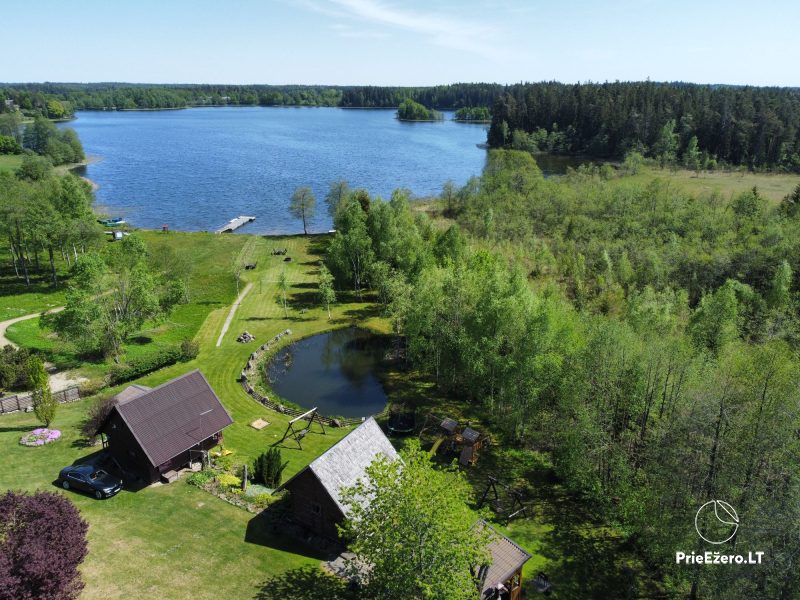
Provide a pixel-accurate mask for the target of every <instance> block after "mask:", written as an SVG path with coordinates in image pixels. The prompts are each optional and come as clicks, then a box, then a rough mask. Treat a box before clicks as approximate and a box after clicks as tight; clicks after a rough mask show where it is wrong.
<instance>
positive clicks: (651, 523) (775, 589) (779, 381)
mask: <svg viewBox="0 0 800 600" xmlns="http://www.w3.org/2000/svg"><path fill="white" fill-rule="evenodd" d="M793 196H798V197H800V190H797V191H796V192H795V194H792V195H791V196H790V197H789V198H787V199H786V200H785V201H784V202H783V203H781V204H780V205H778V206H771V205H769V204H768V203H766V202H765V201H764V199H763V198H761V196H760V195H759V193H758V190H751V191H750V192H746V193H743V194H740V195H739V196H737V197H734V198H733V199H732V200H730V201H726V200H723V199H722V198H721V197H718V196H714V195H711V196H709V197H703V198H692V197H690V196H686V195H684V194H683V193H680V192H676V191H675V190H674V189H672V188H670V186H669V184H668V183H665V182H659V181H656V182H651V183H643V184H636V185H632V184H628V183H626V184H625V185H620V182H616V181H606V180H605V179H603V178H602V177H601V176H600V175H599V174H597V173H593V172H591V171H588V172H587V171H584V172H576V173H573V174H572V175H571V176H569V177H567V178H565V179H563V180H560V181H553V180H546V179H544V177H543V176H542V175H541V172H540V171H539V169H538V167H537V166H536V164H535V161H534V160H533V158H532V157H531V155H530V154H529V153H525V152H517V151H505V150H504V151H492V152H491V154H490V158H489V161H488V164H487V167H486V169H485V172H484V174H483V175H482V176H481V177H480V178H476V179H474V180H472V181H470V182H469V183H468V184H467V185H466V186H464V187H463V188H461V189H458V188H456V187H455V186H453V185H447V186H445V189H444V190H443V192H442V195H441V201H442V207H443V209H444V210H445V211H446V213H447V214H448V215H449V216H450V217H451V218H452V219H454V220H455V221H456V223H453V224H451V225H450V226H449V227H448V228H447V229H444V230H442V229H441V228H438V227H433V226H432V224H431V222H430V220H429V219H428V218H427V217H426V216H425V215H423V214H421V213H419V212H416V211H412V210H411V209H410V207H409V204H408V197H409V196H408V193H407V192H404V191H402V190H398V191H396V192H395V193H394V194H393V195H392V198H391V199H390V200H389V201H388V202H386V201H383V200H381V199H378V198H371V197H369V195H368V194H366V193H365V192H363V191H357V190H356V191H352V190H349V189H348V188H347V187H346V185H344V184H342V183H339V184H337V185H334V186H332V187H331V191H330V193H329V195H328V198H327V201H328V205H329V207H330V210H331V212H332V214H333V215H334V222H335V225H336V233H335V235H334V238H333V240H332V242H331V244H330V247H329V250H328V255H327V257H326V263H327V265H328V267H329V268H330V271H331V272H332V273H333V275H334V276H335V277H336V281H337V285H338V286H340V289H350V290H354V291H355V292H356V293H364V290H365V289H366V288H370V289H372V290H374V293H375V294H376V295H377V298H378V300H379V302H380V304H381V305H382V307H383V309H384V310H385V312H386V314H387V315H388V316H389V318H390V319H391V321H392V324H393V327H394V329H395V331H396V332H398V333H399V334H401V335H402V336H403V338H404V339H405V343H406V348H407V359H408V360H409V361H410V362H411V363H412V364H413V365H414V366H415V367H416V368H418V369H419V370H421V371H422V372H425V373H428V374H429V375H430V376H431V377H432V378H433V379H434V380H435V381H436V383H437V385H438V386H439V388H440V389H441V390H442V391H443V392H445V393H449V394H452V395H454V396H455V397H458V398H460V399H462V400H464V401H467V402H470V403H474V404H476V405H478V406H480V407H482V408H483V409H484V411H485V413H486V414H489V415H492V416H491V419H492V421H493V427H494V428H495V430H496V431H499V432H502V433H503V435H504V438H505V439H506V440H507V442H508V443H515V444H516V445H517V446H519V447H520V448H523V449H527V450H529V451H538V452H547V453H549V455H550V456H551V457H552V460H553V464H554V465H555V470H556V473H557V475H558V476H559V478H560V479H561V480H562V481H563V482H564V483H565V484H566V485H567V486H568V487H569V488H570V489H572V490H573V491H575V492H576V493H579V494H581V495H582V497H584V498H585V499H586V504H587V507H588V508H589V509H590V510H593V511H594V512H595V513H596V514H597V515H598V518H599V519H602V520H604V521H606V522H610V523H612V524H614V525H615V526H616V527H617V528H618V529H619V530H620V531H621V532H623V535H625V536H626V537H627V538H628V539H629V540H630V542H631V543H632V544H634V545H635V546H636V548H637V549H638V551H639V552H640V553H641V554H642V556H643V557H644V558H645V560H646V561H647V563H648V564H652V565H657V567H656V568H657V569H658V570H659V571H660V572H661V573H662V575H663V579H664V583H665V586H666V587H667V589H668V590H669V591H670V592H671V593H675V594H681V595H689V596H691V597H699V596H700V595H702V596H705V597H715V598H737V597H763V598H791V597H794V596H796V595H797V593H798V592H799V591H800V577H798V573H800V569H798V568H797V567H798V560H800V558H799V557H800V543H799V542H798V540H800V536H799V535H798V534H799V533H800V530H798V522H800V521H798V517H800V513H799V512H798V506H800V463H798V461H797V457H798V452H800V438H798V435H797V431H798V430H800V375H799V373H800V369H798V366H800V363H799V362H798V354H797V352H798V347H799V346H798V342H799V341H800V338H799V337H798V333H800V328H798V325H799V322H798V319H797V313H798V296H797V291H798V287H797V282H796V279H795V277H794V273H796V272H797V267H798V265H797V262H796V261H797V259H796V257H797V256H798V253H797V247H796V244H797V241H796V240H797V239H800V238H798V236H797V227H798V226H799V225H800V221H798V213H797V211H796V210H794V208H793V207H794V206H795V204H796V202H795V201H796V198H795V199H794V200H793V199H792V197H793ZM717 498H724V499H726V500H727V501H729V502H730V503H732V504H733V505H734V506H735V507H736V510H737V511H738V512H739V517H740V520H741V523H742V524H743V525H742V526H741V527H740V529H739V531H738V533H737V534H736V536H735V537H734V538H733V539H732V540H731V541H730V542H728V543H727V545H725V546H723V547H722V550H723V551H725V552H738V553H745V554H746V553H747V552H748V551H765V552H766V553H767V554H768V555H769V557H770V558H769V560H768V561H765V562H764V563H763V564H761V565H752V566H750V567H748V569H747V570H744V569H730V568H727V569H726V568H724V566H722V567H715V566H709V567H708V568H703V569H693V570H692V569H686V568H682V567H680V566H676V565H675V560H674V556H675V554H674V553H675V551H676V550H681V549H686V550H687V551H688V552H691V551H702V550H705V549H707V548H705V547H702V546H700V545H699V542H700V540H699V538H698V537H697V535H696V533H695V531H694V527H693V519H694V515H695V513H696V511H697V509H698V508H699V507H700V506H701V505H702V504H703V503H704V502H706V501H708V500H710V499H717ZM744 524H746V526H745V525H744ZM713 549H714V550H719V549H720V548H717V547H714V548H713Z"/></svg>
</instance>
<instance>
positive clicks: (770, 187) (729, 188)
mask: <svg viewBox="0 0 800 600" xmlns="http://www.w3.org/2000/svg"><path fill="white" fill-rule="evenodd" d="M657 177H658V178H662V179H667V180H669V181H672V182H674V183H675V184H676V185H677V186H679V187H681V188H682V189H685V190H686V191H688V192H690V193H692V194H694V195H697V196H707V195H709V194H711V193H712V192H715V191H716V192H719V193H721V194H722V195H723V197H724V198H730V197H731V196H732V195H735V194H738V193H740V192H746V191H748V190H750V189H752V188H753V186H756V187H757V188H758V189H759V191H760V192H761V193H762V194H763V195H764V196H766V197H767V198H769V199H770V200H772V201H773V202H779V201H780V200H781V199H782V198H783V197H784V196H786V195H787V194H789V193H790V192H791V191H792V190H794V188H795V187H796V186H797V185H798V184H800V175H792V174H786V173H751V172H747V171H745V172H724V171H714V172H705V173H701V174H700V175H699V176H698V175H695V173H694V171H687V170H686V169H678V170H676V171H672V170H670V169H663V170H662V169H658V168H655V167H643V168H642V170H641V171H640V172H639V173H638V174H637V175H635V176H633V177H626V178H624V180H630V181H639V182H647V181H650V180H652V179H654V178H657Z"/></svg>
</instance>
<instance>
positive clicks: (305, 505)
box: [286, 469, 344, 539]
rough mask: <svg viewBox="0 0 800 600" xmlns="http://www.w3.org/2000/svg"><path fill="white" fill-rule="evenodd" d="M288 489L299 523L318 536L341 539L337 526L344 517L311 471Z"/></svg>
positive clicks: (298, 478)
mask: <svg viewBox="0 0 800 600" xmlns="http://www.w3.org/2000/svg"><path fill="white" fill-rule="evenodd" d="M286 489H288V490H289V492H290V494H291V504H292V514H293V515H294V518H295V519H296V520H297V521H298V522H299V523H301V524H302V525H304V526H305V527H307V528H308V529H310V530H311V531H313V532H314V533H316V534H317V535H321V536H324V537H327V538H331V539H337V538H338V537H339V532H338V530H337V529H336V525H337V523H338V524H341V523H342V521H343V520H344V515H343V514H342V511H341V510H339V507H338V506H337V505H336V503H335V502H334V501H333V499H332V498H331V497H330V496H329V495H328V492H326V491H325V488H323V487H322V484H321V483H320V482H319V480H318V479H317V478H316V476H315V475H314V474H313V473H312V472H311V471H310V470H308V469H307V470H305V471H304V472H303V473H301V474H300V475H298V476H297V477H295V478H294V479H293V480H292V481H290V482H289V483H288V485H287V486H286Z"/></svg>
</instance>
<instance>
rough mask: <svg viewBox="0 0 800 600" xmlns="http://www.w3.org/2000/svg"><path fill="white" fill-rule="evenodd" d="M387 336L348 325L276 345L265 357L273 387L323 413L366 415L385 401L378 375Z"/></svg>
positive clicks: (294, 400) (295, 400)
mask: <svg viewBox="0 0 800 600" xmlns="http://www.w3.org/2000/svg"><path fill="white" fill-rule="evenodd" d="M387 349H388V341H387V339H386V338H384V337H382V336H378V335H374V334H371V333H369V332H367V331H364V330H363V329H357V328H355V327H351V328H348V329H338V330H336V331H331V332H328V333H323V334H320V335H315V336H313V337H309V338H306V339H304V340H300V341H299V342H296V343H294V344H291V345H289V346H287V347H286V348H283V349H282V350H280V351H279V352H278V353H277V354H276V355H275V357H274V358H273V359H272V361H270V362H269V363H267V365H266V367H265V368H266V373H267V377H268V379H269V382H270V386H271V387H272V389H273V391H274V392H275V393H276V394H278V395H279V396H281V397H282V398H285V399H286V400H288V401H290V402H293V403H294V404H297V405H298V406H302V407H305V408H314V407H315V406H316V407H318V408H319V411H320V413H321V414H323V415H327V416H342V417H367V416H369V415H373V414H376V413H379V412H380V411H382V410H383V408H384V407H385V406H386V402H387V400H386V392H385V391H384V390H383V386H382V385H381V382H380V380H379V378H378V371H379V369H380V368H381V363H382V361H383V357H384V355H385V354H386V351H387Z"/></svg>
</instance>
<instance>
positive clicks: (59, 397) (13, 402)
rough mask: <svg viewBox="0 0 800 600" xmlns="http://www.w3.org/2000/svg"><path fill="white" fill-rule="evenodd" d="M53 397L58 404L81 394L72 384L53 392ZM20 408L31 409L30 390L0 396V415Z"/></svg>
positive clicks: (31, 397) (76, 397)
mask: <svg viewBox="0 0 800 600" xmlns="http://www.w3.org/2000/svg"><path fill="white" fill-rule="evenodd" d="M53 398H54V399H55V401H56V402H58V403H59V404H63V403H65V402H75V401H76V400H80V398H81V395H80V392H79V390H78V386H73V387H69V388H67V389H65V390H61V391H59V392H53ZM21 410H24V411H30V410H33V395H32V394H31V393H30V392H25V393H24V394H15V395H13V396H5V397H3V398H0V415H4V414H6V413H14V412H18V411H21Z"/></svg>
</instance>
